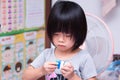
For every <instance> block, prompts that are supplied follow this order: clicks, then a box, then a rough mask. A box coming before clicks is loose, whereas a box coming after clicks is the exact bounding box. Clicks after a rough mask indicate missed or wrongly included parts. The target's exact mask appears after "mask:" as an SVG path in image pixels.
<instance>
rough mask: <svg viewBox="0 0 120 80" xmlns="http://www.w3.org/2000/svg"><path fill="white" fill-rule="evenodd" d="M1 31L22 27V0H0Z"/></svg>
mask: <svg viewBox="0 0 120 80" xmlns="http://www.w3.org/2000/svg"><path fill="white" fill-rule="evenodd" d="M0 3H1V6H0V10H1V11H0V12H1V18H0V19H1V20H0V21H1V30H0V31H1V32H4V33H5V32H11V31H13V30H20V29H23V28H24V0H0Z"/></svg>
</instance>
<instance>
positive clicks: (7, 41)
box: [0, 36, 15, 80]
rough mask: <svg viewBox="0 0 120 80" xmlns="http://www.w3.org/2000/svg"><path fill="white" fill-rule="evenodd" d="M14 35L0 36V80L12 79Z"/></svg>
mask: <svg viewBox="0 0 120 80" xmlns="http://www.w3.org/2000/svg"><path fill="white" fill-rule="evenodd" d="M14 40H15V38H14V36H7V37H1V38H0V44H1V69H2V70H1V75H2V78H1V80H13V76H14V74H12V73H13V72H14V60H15V58H14V47H15V46H14Z"/></svg>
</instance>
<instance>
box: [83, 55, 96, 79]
mask: <svg viewBox="0 0 120 80" xmlns="http://www.w3.org/2000/svg"><path fill="white" fill-rule="evenodd" d="M81 71H82V76H83V78H84V80H87V79H89V78H91V77H94V76H96V75H97V72H96V68H95V64H94V62H93V59H92V57H91V56H90V55H89V54H88V55H86V57H85V62H84V65H83V68H82V70H81Z"/></svg>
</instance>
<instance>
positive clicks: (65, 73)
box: [61, 63, 74, 79]
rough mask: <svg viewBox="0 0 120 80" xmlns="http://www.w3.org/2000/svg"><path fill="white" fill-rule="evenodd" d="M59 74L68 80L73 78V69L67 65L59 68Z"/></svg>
mask: <svg viewBox="0 0 120 80" xmlns="http://www.w3.org/2000/svg"><path fill="white" fill-rule="evenodd" d="M61 73H62V75H63V76H64V77H65V78H67V79H70V78H72V77H73V76H74V67H73V66H72V65H71V64H70V63H67V64H65V65H64V66H63V67H62V68H61Z"/></svg>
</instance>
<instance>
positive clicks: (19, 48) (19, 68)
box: [14, 34, 25, 80]
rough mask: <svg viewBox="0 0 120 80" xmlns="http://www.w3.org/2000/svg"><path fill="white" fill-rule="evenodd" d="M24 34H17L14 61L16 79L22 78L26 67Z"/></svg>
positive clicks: (20, 79)
mask: <svg viewBox="0 0 120 80" xmlns="http://www.w3.org/2000/svg"><path fill="white" fill-rule="evenodd" d="M24 41H25V40H24V35H23V34H17V35H15V62H14V67H15V70H14V77H15V80H22V73H23V69H24V67H25V66H24V64H25V63H24V62H25V61H24V59H25V58H24V56H25V55H24V45H25V44H24Z"/></svg>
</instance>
